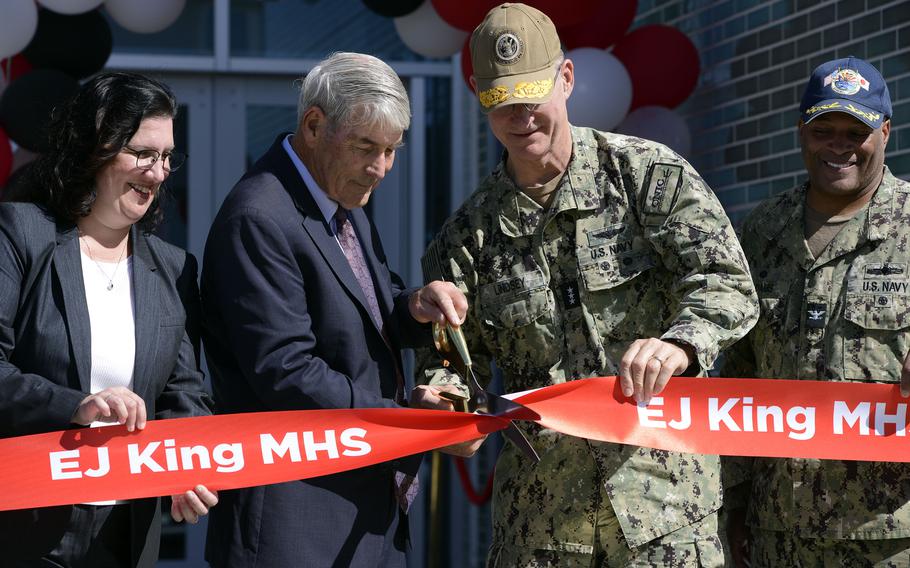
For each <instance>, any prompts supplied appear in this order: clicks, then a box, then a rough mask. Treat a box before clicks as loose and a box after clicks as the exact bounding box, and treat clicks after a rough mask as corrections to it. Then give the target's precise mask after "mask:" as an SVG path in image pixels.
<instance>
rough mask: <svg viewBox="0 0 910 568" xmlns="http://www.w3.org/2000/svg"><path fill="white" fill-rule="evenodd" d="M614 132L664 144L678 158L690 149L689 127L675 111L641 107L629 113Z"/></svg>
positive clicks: (686, 153) (658, 107)
mask: <svg viewBox="0 0 910 568" xmlns="http://www.w3.org/2000/svg"><path fill="white" fill-rule="evenodd" d="M616 132H620V133H622V134H630V135H632V136H638V137H639V138H647V139H648V140H653V141H655V142H660V143H661V144H666V145H667V146H669V147H670V148H672V149H673V150H674V151H675V152H676V153H677V154H679V155H680V156H683V157H685V156H687V155H688V154H689V150H691V149H692V136H691V134H690V133H689V125H688V124H686V121H685V120H684V119H683V117H681V116H679V114H677V113H676V111H674V110H672V109H668V108H665V107H660V106H643V107H639V108H637V109H635V110H633V111H632V112H630V113H629V116H627V117H626V119H625V120H623V121H622V122H621V123H620V124H619V126H617V127H616Z"/></svg>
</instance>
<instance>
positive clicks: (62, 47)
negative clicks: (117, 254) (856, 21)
mask: <svg viewBox="0 0 910 568" xmlns="http://www.w3.org/2000/svg"><path fill="white" fill-rule="evenodd" d="M185 5H186V0H155V1H154V2H150V1H148V0H37V1H36V0H3V17H2V18H0V191H2V188H3V187H4V186H6V185H8V182H9V181H10V176H11V175H18V174H19V173H20V172H19V171H18V169H19V168H20V167H21V166H23V165H26V164H27V163H28V162H29V161H30V160H32V159H34V157H35V155H36V154H37V153H40V152H41V151H42V150H43V148H44V147H45V144H46V141H45V140H44V131H45V127H46V125H47V121H48V119H49V117H50V115H51V111H52V110H53V108H54V107H55V106H56V105H58V104H60V103H61V102H62V101H64V100H66V99H67V98H68V97H69V96H70V95H71V94H72V93H73V92H75V90H76V89H77V87H78V85H79V79H83V78H85V77H88V76H90V75H93V74H95V73H97V72H98V71H100V70H101V69H102V68H103V67H104V64H105V63H106V62H107V60H108V58H109V57H110V55H111V49H112V47H113V40H112V36H111V28H110V25H109V24H108V23H107V19H106V18H105V17H104V16H103V15H102V14H101V9H102V8H103V9H104V10H106V11H107V13H108V15H109V16H110V17H111V19H113V20H114V21H115V22H117V24H119V25H120V26H122V27H123V28H125V29H127V30H129V31H132V32H135V33H155V32H159V31H161V30H163V29H164V28H166V27H168V26H170V25H171V24H173V23H174V22H175V21H176V20H177V18H178V17H179V16H180V14H181V12H183V8H184V7H185Z"/></svg>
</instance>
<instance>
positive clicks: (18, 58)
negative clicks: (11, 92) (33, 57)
mask: <svg viewBox="0 0 910 568" xmlns="http://www.w3.org/2000/svg"><path fill="white" fill-rule="evenodd" d="M31 70H32V64H31V63H29V61H28V59H26V58H25V56H24V55H22V54H21V53H19V54H17V55H14V56H12V58H10V57H6V58H2V59H0V72H2V73H3V78H4V79H6V82H7V83H12V82H13V81H15V80H16V79H18V78H19V77H21V76H22V75H25V74H26V73H28V72H29V71H31Z"/></svg>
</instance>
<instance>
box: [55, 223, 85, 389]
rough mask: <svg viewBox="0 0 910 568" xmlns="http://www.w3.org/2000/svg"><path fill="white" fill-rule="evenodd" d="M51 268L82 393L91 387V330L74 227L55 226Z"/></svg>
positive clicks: (77, 232) (77, 233)
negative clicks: (64, 314)
mask: <svg viewBox="0 0 910 568" xmlns="http://www.w3.org/2000/svg"><path fill="white" fill-rule="evenodd" d="M53 262H54V270H55V271H56V273H57V279H58V280H59V282H60V290H61V292H62V294H63V307H64V311H65V313H66V327H67V331H68V332H69V340H70V347H71V349H72V353H73V358H74V359H75V363H76V371H77V373H78V375H79V385H80V387H81V388H82V390H83V391H85V392H91V388H92V343H91V337H92V329H91V322H90V321H89V315H88V304H87V303H86V301H85V283H84V282H83V280H82V258H81V256H80V251H79V231H78V230H77V229H76V227H70V228H67V229H63V230H61V229H60V228H59V227H58V229H57V247H56V248H55V249H54V261H53Z"/></svg>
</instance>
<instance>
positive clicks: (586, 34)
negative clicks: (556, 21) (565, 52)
mask: <svg viewBox="0 0 910 568" xmlns="http://www.w3.org/2000/svg"><path fill="white" fill-rule="evenodd" d="M637 12H638V0H621V1H619V2H614V1H608V2H604V3H602V4H600V6H598V8H597V10H596V11H595V12H594V13H593V14H592V15H591V17H590V18H588V19H587V20H585V21H583V22H582V23H580V24H576V25H574V26H568V27H566V28H565V29H562V30H560V31H559V38H560V39H561V40H562V43H563V44H565V46H566V49H575V48H577V47H596V48H598V49H607V48H608V47H610V46H611V45H613V44H614V43H616V42H617V41H619V38H621V37H622V36H623V35H625V33H626V31H628V29H629V26H631V25H632V20H634V19H635V14H636V13H637Z"/></svg>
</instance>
